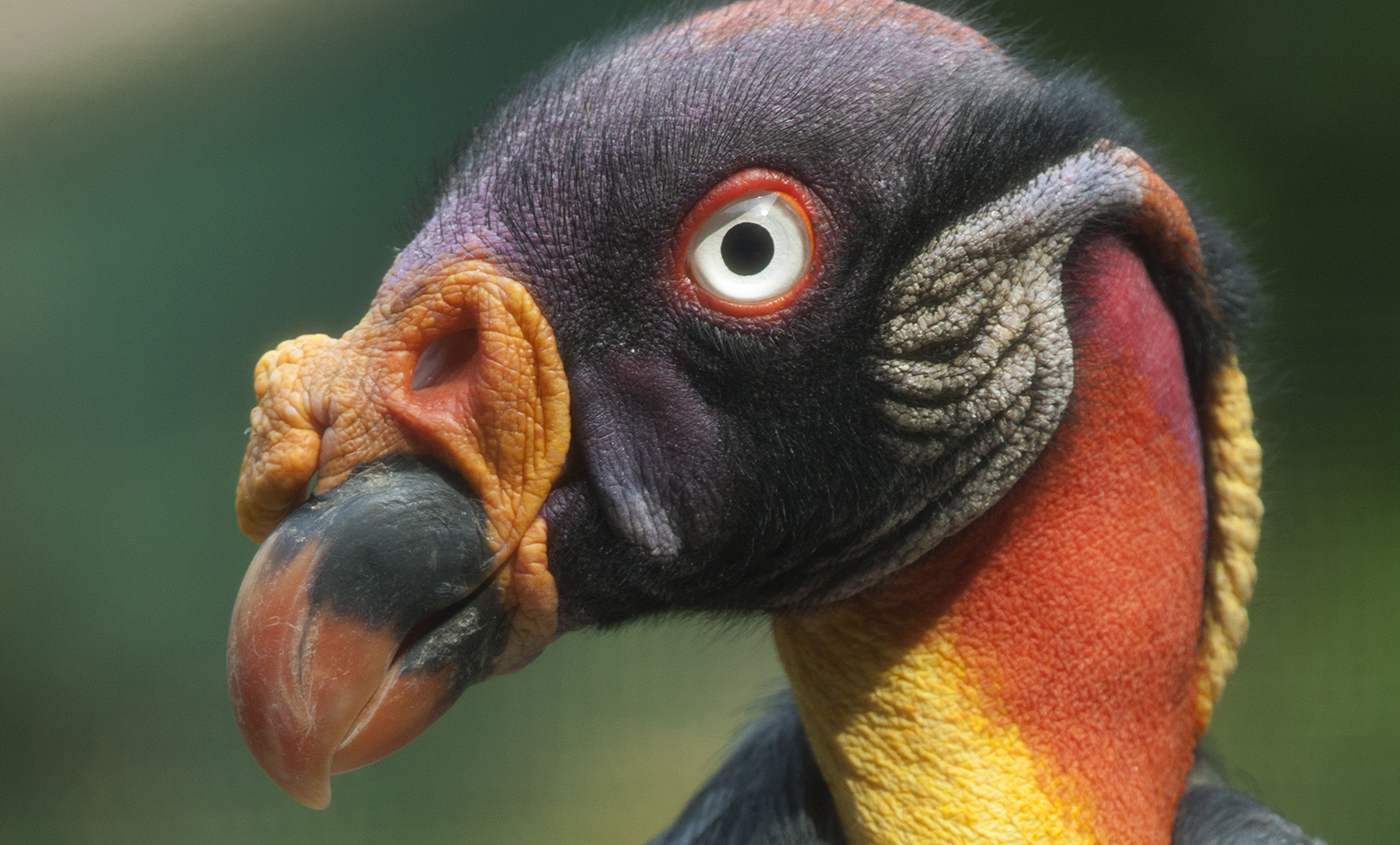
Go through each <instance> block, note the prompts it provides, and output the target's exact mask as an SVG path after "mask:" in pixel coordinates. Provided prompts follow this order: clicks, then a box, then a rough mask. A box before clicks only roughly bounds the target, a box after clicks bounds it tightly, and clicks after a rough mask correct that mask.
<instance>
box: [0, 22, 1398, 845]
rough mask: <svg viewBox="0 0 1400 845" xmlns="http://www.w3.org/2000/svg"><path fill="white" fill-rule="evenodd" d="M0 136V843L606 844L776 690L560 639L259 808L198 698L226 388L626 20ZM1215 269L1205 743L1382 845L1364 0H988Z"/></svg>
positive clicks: (1391, 107) (82, 116) (224, 481)
mask: <svg viewBox="0 0 1400 845" xmlns="http://www.w3.org/2000/svg"><path fill="white" fill-rule="evenodd" d="M318 8H320V9H321V11H319V12H313V11H311V10H308V11H307V12H306V13H305V14H302V15H295V14H294V15H288V16H284V18H282V20H283V23H284V25H283V26H282V27H281V28H280V29H277V30H275V31H269V30H266V29H263V30H258V31H257V32H256V34H247V35H239V36H230V37H228V38H225V39H222V40H220V39H206V40H205V41H200V42H198V43H192V44H190V45H187V47H186V49H184V50H182V51H175V52H174V53H171V54H170V55H163V56H162V57H158V58H151V59H150V60H149V61H143V62H138V63H136V64H135V65H134V69H128V70H127V71H124V72H123V73H121V74H114V75H113V76H112V78H110V79H102V80H97V81H96V82H94V83H93V84H90V85H87V86H83V87H80V88H75V89H72V90H71V91H69V92H68V93H57V94H46V95H44V96H39V95H35V96H32V97H29V98H27V99H24V100H21V101H18V102H13V101H12V102H8V103H5V104H3V109H0V841H4V842H17V843H19V842H44V843H70V842H72V843H78V842H101V843H108V842H113V843H122V842H132V843H164V842H172V843H175V842H178V843H222V842H229V843H234V842H239V843H242V842H256V843H275V842H327V843H331V842H333V843H338V844H339V843H346V844H347V845H348V843H359V842H366V843H368V842H377V841H382V840H385V839H386V838H389V837H392V839H393V840H394V841H411V842H423V843H437V842H442V843H448V842H499V843H513V842H520V843H538V842H574V843H593V842H597V843H603V842H609V843H613V842H642V841H644V840H645V839H646V838H647V837H648V836H650V835H651V834H652V833H654V832H655V831H657V830H658V829H659V828H660V827H661V826H662V825H664V824H665V823H666V822H667V820H668V819H670V818H671V817H673V815H674V814H675V813H676V811H677V810H678V809H679V807H680V806H681V804H682V802H683V801H684V798H685V797H686V796H687V795H688V794H689V793H690V792H691V791H692V790H693V789H694V788H695V786H696V785H697V784H698V783H699V782H700V780H701V779H702V778H703V777H704V776H705V774H706V773H707V772H708V771H709V770H710V769H711V768H712V767H713V766H714V765H715V764H716V762H717V761H718V760H719V759H720V752H721V749H722V746H723V744H724V742H725V741H726V740H727V738H728V737H729V736H730V734H731V733H732V731H733V730H734V729H735V728H736V727H737V726H738V725H739V724H740V723H741V722H742V721H743V720H744V719H745V718H746V716H747V714H748V712H749V710H748V707H749V703H750V702H752V701H754V700H756V699H757V698H759V697H760V696H762V695H763V694H765V693H767V692H769V691H772V690H775V689H777V688H779V687H780V685H781V677H780V672H779V670H778V668H777V665H776V662H775V661H774V659H773V656H772V653H771V649H770V648H769V646H768V644H767V641H766V634H765V631H764V628H763V625H762V624H761V623H755V624H753V625H751V626H749V627H741V628H738V629H732V628H726V629H715V628H705V627H702V626H698V625H697V624H695V623H674V624H651V625H646V626H640V627H637V628H634V629H630V630H626V631H623V632H620V633H615V634H610V635H597V634H575V635H572V636H570V637H568V638H566V639H564V640H562V641H561V642H559V643H557V644H556V645H555V646H553V647H552V648H551V649H550V650H549V651H548V652H546V654H545V656H544V657H543V658H541V659H540V661H538V662H537V663H536V664H535V665H534V666H532V667H531V668H529V669H528V670H526V671H525V672H523V673H520V674H518V675H516V676H512V677H510V678H506V679H501V680H497V681H493V682H492V683H490V684H487V685H485V686H482V687H478V688H474V689H472V690H470V691H469V692H468V693H467V694H466V695H465V696H464V697H463V699H462V701H461V702H460V703H459V704H458V705H457V706H456V708H455V709H454V710H453V711H452V712H451V713H449V714H448V716H447V717H445V718H444V719H443V720H442V722H440V723H439V724H438V725H437V726H435V727H434V728H433V729H431V730H430V731H429V732H428V733H427V734H426V735H425V736H424V737H423V738H422V739H420V740H418V741H417V742H415V743H414V744H413V745H411V746H410V747H409V748H407V749H405V750H404V751H402V752H400V753H399V754H397V755H395V756H393V757H391V758H389V759H388V760H386V761H384V762H382V763H379V764H376V765H375V766H372V767H370V768H368V769H365V770H361V771H359V772H355V773H352V774H349V775H345V776H341V777H339V778H337V781H336V801H335V803H334V805H333V806H332V808H331V809H330V810H328V811H326V812H324V813H315V812H313V811H310V810H306V809H303V808H302V807H300V806H299V805H297V804H295V803H294V802H292V801H291V800H290V799H288V798H286V797H284V796H283V795H282V794H281V793H280V792H279V791H278V790H277V788H276V787H275V786H274V785H273V784H272V783H271V782H270V781H269V780H268V779H267V778H266V777H265V776H264V775H263V774H262V773H261V772H260V771H259V770H258V768H257V766H256V764H255V763H254V762H253V761H252V759H251V757H250V756H249V755H248V754H247V752H246V751H245V750H244V748H243V746H242V742H241V740H240V738H239V736H238V732H237V729H236V727H235V726H234V723H233V719H232V716H231V713H230V710H229V706H228V704H227V696H226V691H225V685H224V669H223V650H224V636H225V630H226V625H227V619H228V614H229V609H230V607H231V603H232V600H233V596H234V593H235V592H236V590H237V586H238V583H239V580H240V578H241V576H242V573H243V570H244V568H245V566H246V564H247V562H248V560H249V559H250V557H251V556H252V553H253V549H254V547H253V545H252V544H251V543H250V542H248V541H247V540H245V539H243V538H242V537H241V535H239V534H238V532H237V530H236V528H235V526H234V520H233V515H232V507H231V506H232V498H233V483H234V480H235V478H236V474H237V470H238V464H239V460H240V457H241V455H242V450H243V444H244V435H243V429H244V427H245V426H246V424H247V423H246V418H247V417H246V414H247V411H248V408H249V407H250V405H251V402H252V391H251V374H252V367H253V364H254V362H255V361H256V360H257V357H258V355H259V354H260V353H261V352H262V351H263V350H264V349H267V348H270V347H271V346H272V345H274V344H275V343H276V342H277V341H278V340H280V339H283V338H286V337H291V336H294V335H297V334H301V333H304V332H311V331H326V332H330V333H333V334H338V333H339V332H341V331H343V330H345V329H346V328H348V327H349V326H350V325H352V324H353V323H354V322H355V321H356V320H357V319H358V317H359V315H360V314H361V313H362V311H363V309H364V308H365V306H366V304H367V303H368V301H369V297H370V295H371V294H372V292H373V291H374V289H375V287H376V286H377V281H378V278H379V276H380V275H381V274H382V273H383V271H384V270H385V269H386V268H387V267H388V265H389V263H390V261H391V259H392V257H393V254H394V253H393V250H394V248H395V247H397V246H400V245H402V244H403V243H405V242H406V240H407V238H408V237H409V235H410V234H411V232H409V231H408V227H409V226H410V225H411V220H412V216H411V214H410V213H409V211H408V210H407V209H408V206H409V205H411V203H412V201H413V199H414V197H415V195H416V194H417V192H418V191H419V187H418V186H419V185H421V184H423V183H425V182H427V181H428V179H429V178H430V175H431V172H432V169H431V162H432V161H433V159H434V158H438V159H442V158H443V157H445V156H446V155H447V153H448V152H449V151H450V149H451V148H452V146H453V143H454V139H455V138H456V137H457V135H458V134H459V133H460V132H461V131H462V130H463V129H465V128H466V127H468V126H470V125H471V124H472V123H473V122H474V121H476V120H478V119H480V117H481V116H482V115H483V113H484V112H485V111H486V109H487V108H488V107H489V104H490V103H491V102H492V101H493V100H494V99H495V98H496V97H497V96H498V95H499V94H500V92H501V91H502V90H503V89H504V88H505V87H507V86H508V85H509V84H510V83H511V82H512V81H513V80H515V79H517V78H518V77H519V76H520V75H521V74H523V73H526V72H528V71H529V70H530V69H532V68H534V67H536V66H538V65H539V64H540V63H541V62H542V61H544V60H545V59H547V58H548V57H549V56H550V55H552V54H554V53H555V52H557V51H558V50H560V49H562V48H564V47H565V46H566V45H567V44H569V43H571V42H573V41H576V40H578V39H579V38H582V37H585V36H587V35H589V34H590V33H593V32H595V31H597V30H599V29H600V28H606V27H608V26H612V25H615V24H617V23H619V22H621V21H625V20H627V19H628V18H630V17H631V16H633V15H634V14H635V13H636V12H637V11H638V10H639V9H641V8H643V4H641V3H638V2H623V0H613V2H600V3H590V4H581V3H576V2H547V0H518V2H512V3H509V4H499V5H497V4H486V3H484V2H437V0H411V2H399V3H390V2H388V0H374V2H360V3H358V4H355V5H354V6H353V7H352V6H347V7H346V9H347V11H345V13H344V14H330V13H328V12H326V11H325V10H326V8H329V7H318ZM993 16H994V17H996V18H997V19H999V20H1001V21H1002V22H1003V23H1004V24H1005V25H1006V27H1008V29H1009V30H1010V31H1011V32H1019V33H1022V34H1023V35H1024V37H1025V41H1026V43H1027V44H1028V45H1029V47H1030V48H1031V50H1032V52H1033V53H1035V54H1038V55H1040V56H1042V57H1044V58H1046V59H1049V60H1053V61H1057V62H1062V63H1071V64H1075V65H1077V66H1080V67H1082V68H1084V69H1087V70H1090V71H1092V72H1094V73H1095V74H1098V75H1099V76H1101V77H1102V78H1104V79H1105V80H1106V81H1107V82H1108V83H1109V84H1110V85H1111V86H1112V87H1113V88H1114V89H1115V90H1116V91H1117V92H1118V93H1119V94H1120V95H1121V96H1122V97H1123V99H1124V101H1125V102H1126V104H1127V107H1128V109H1129V111H1130V112H1131V113H1133V114H1135V115H1137V116H1139V117H1140V118H1141V119H1142V120H1143V121H1144V123H1145V124H1146V126H1147V128H1148V130H1149V133H1150V135H1151V136H1152V137H1153V138H1155V139H1156V140H1157V142H1158V144H1159V153H1158V160H1159V161H1164V162H1165V163H1166V164H1167V166H1168V169H1169V170H1171V171H1172V172H1174V173H1176V174H1189V176H1190V178H1191V181H1192V183H1193V185H1194V188H1195V192H1196V193H1197V194H1198V195H1199V196H1201V197H1202V198H1204V199H1205V200H1206V202H1207V203H1208V204H1209V205H1210V206H1211V207H1212V208H1213V209H1214V210H1215V211H1216V212H1217V213H1219V214H1220V215H1222V216H1223V217H1225V218H1226V219H1227V220H1229V221H1231V222H1232V223H1233V225H1234V226H1235V227H1236V229H1237V231H1239V233H1240V234H1241V236H1242V238H1243V240H1244V241H1245V242H1246V243H1247V244H1248V245H1249V246H1250V247H1251V250H1252V252H1253V255H1254V257H1255V261H1256V263H1257V265H1258V267H1259V269H1260V270H1261V273H1262V276H1263V279H1264V282H1265V287H1266V290H1267V292H1268V295H1269V300H1270V301H1269V307H1268V308H1267V310H1266V312H1265V319H1264V321H1263V323H1262V324H1261V328H1259V329H1258V330H1257V331H1256V332H1255V335H1254V337H1253V339H1252V341H1253V342H1252V343H1251V346H1250V350H1249V352H1248V354H1247V356H1246V361H1245V363H1246V370H1247V371H1248V372H1249V373H1250V374H1251V376H1252V378H1253V386H1254V391H1255V396H1256V401H1257V407H1258V412H1259V417H1260V420H1261V422H1260V431H1261V437H1262V439H1263V441H1264V444H1265V447H1266V457H1267V475H1266V502H1267V504H1268V507H1269V516H1268V518H1267V520H1266V523H1265V525H1266V534H1265V537H1264V541H1263V547H1262V549H1261V552H1260V570H1261V575H1262V580H1261V582H1260V586H1259V590H1258V593H1257V597H1256V599H1255V602H1254V605H1253V608H1252V616H1253V623H1254V627H1253V631H1252V634H1251V640H1250V643H1249V645H1248V646H1247V647H1246V649H1245V651H1244V653H1243V655H1242V666H1241V669H1240V671H1239V673H1238V674H1237V675H1236V677H1235V679H1234V681H1233V682H1232V683H1231V685H1230V688H1229V690H1228V691H1227V694H1226V698H1225V701H1224V704H1223V706H1222V708H1221V710H1220V711H1219V715H1218V718H1217V722H1216V725H1215V728H1214V730H1213V731H1212V736H1211V741H1212V743H1213V745H1214V747H1215V748H1216V749H1217V750H1218V751H1219V753H1220V754H1221V755H1222V756H1223V757H1224V758H1225V759H1226V760H1227V761H1228V762H1229V763H1230V765H1231V767H1232V768H1233V770H1234V772H1235V774H1236V776H1237V779H1238V781H1239V782H1240V783H1242V784H1244V785H1245V786H1246V787H1248V788H1250V789H1252V790H1254V791H1256V792H1257V793H1258V794H1260V795H1262V796H1263V797H1264V798H1265V799H1266V800H1267V801H1268V802H1270V803H1271V804H1273V805H1274V806H1276V807H1277V808H1279V809H1281V810H1282V811H1284V812H1285V813H1287V814H1288V815H1289V816H1291V817H1293V818H1294V819H1296V820H1297V821H1299V822H1300V823H1302V824H1303V825H1305V826H1306V827H1307V828H1308V829H1309V830H1310V831H1312V832H1313V833H1315V834H1318V835H1321V836H1323V837H1325V838H1327V839H1328V840H1329V841H1330V842H1332V843H1333V845H1346V843H1371V842H1393V841H1400V436H1397V435H1400V423H1397V420H1398V419H1400V398H1398V397H1400V284H1397V281H1398V280H1397V271H1396V269H1395V268H1396V264H1395V259H1394V250H1395V246H1396V243H1397V241H1396V236H1395V231H1396V228H1397V226H1396V223H1397V215H1396V213H1395V196H1396V189H1397V187H1400V178H1397V169H1398V168H1397V160H1400V157H1397V152H1398V151H1400V96H1397V94H1398V93H1400V92H1398V91H1397V80H1400V67H1398V66H1397V65H1400V59H1397V56H1400V51H1397V50H1396V49H1395V46H1394V45H1395V40H1396V36H1397V34H1400V6H1397V5H1396V4H1392V3H1373V4H1361V3H1351V4H1345V5H1344V4H1334V5H1332V6H1327V7H1325V8H1324V7H1318V6H1316V5H1315V4H1305V3H1303V2H1299V0H1275V1H1274V2H1262V0H1241V2H1233V3H1230V4H1221V3H1212V2H1205V0H1189V1H1188V2H1183V3H1177V4H1170V5H1169V4H1157V3H1141V4H1124V3H1120V2H1110V0H1041V2H1031V0H1025V2H1011V0H1007V2H1002V3H1000V4H999V5H998V6H997V7H995V8H994V9H993Z"/></svg>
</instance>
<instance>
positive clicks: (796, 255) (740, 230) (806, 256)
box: [683, 170, 817, 316]
mask: <svg viewBox="0 0 1400 845" xmlns="http://www.w3.org/2000/svg"><path fill="white" fill-rule="evenodd" d="M812 202H813V200H812V199H811V196H810V195H809V194H808V193H807V191H806V189H805V188H803V187H802V185H801V184H800V183H798V182H797V181H796V180H795V179H792V178H791V177H788V176H785V175H783V174H781V173H776V172H774V171H769V170H745V171H743V172H740V173H737V174H735V175H734V176H731V177H729V178H728V179H726V180H724V181H723V182H721V183H720V184H719V185H717V186H716V187H715V188H714V189H713V190H711V191H710V193H709V194H707V195H706V196H705V198H704V199H703V200H701V201H700V203H699V204H698V205H697V206H696V207H695V210H694V211H692V212H691V214H690V217H689V219H688V220H687V221H686V226H685V232H686V234H688V237H686V238H685V239H684V241H683V243H684V244H685V252H684V262H685V265H684V275H685V276H686V278H688V279H689V280H690V281H691V282H692V283H693V284H694V286H695V288H697V290H696V291H695V293H696V294H697V295H698V298H699V299H700V300H701V302H702V303H704V304H705V305H707V306H709V307H711V308H713V309H715V310H717V311H721V312H723V313H726V314H731V315H734V316H748V315H764V314H772V313H774V312H776V311H779V310H780V309H782V308H784V307H786V306H787V305H788V304H789V303H790V302H791V301H792V300H793V299H795V298H796V297H797V295H798V294H800V293H801V292H802V290H803V289H804V288H805V287H806V286H807V283H808V282H809V281H810V279H811V277H812V276H813V269H814V265H815V264H816V261H815V260H814V259H815V258H816V252H817V250H816V248H815V245H814V240H815V239H814V237H813V231H812V220H811V214H810V213H809V210H808V209H809V208H811V207H812Z"/></svg>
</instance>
